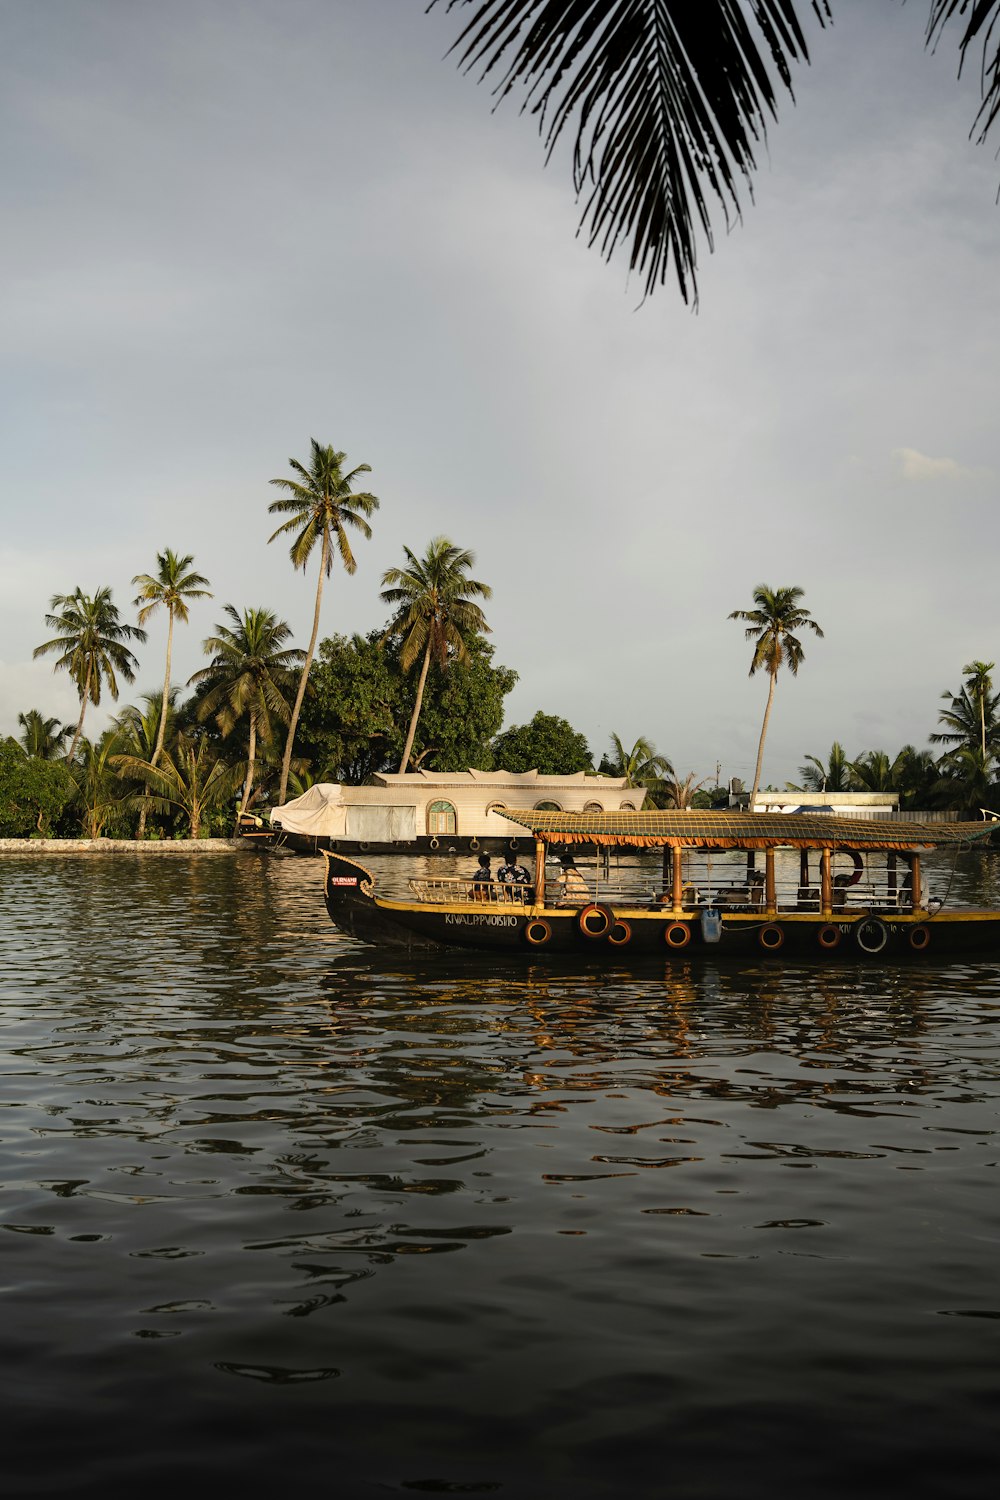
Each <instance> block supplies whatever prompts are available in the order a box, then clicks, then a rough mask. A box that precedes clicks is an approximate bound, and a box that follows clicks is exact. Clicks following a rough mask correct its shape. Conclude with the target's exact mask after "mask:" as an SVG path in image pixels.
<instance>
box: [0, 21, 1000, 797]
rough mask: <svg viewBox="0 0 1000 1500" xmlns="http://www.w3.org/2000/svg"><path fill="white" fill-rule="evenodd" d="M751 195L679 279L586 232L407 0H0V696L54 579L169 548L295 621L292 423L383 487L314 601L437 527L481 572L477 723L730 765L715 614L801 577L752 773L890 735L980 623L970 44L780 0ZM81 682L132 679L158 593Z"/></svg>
mask: <svg viewBox="0 0 1000 1500" xmlns="http://www.w3.org/2000/svg"><path fill="white" fill-rule="evenodd" d="M800 9H801V11H802V13H803V17H804V24H805V26H806V29H807V35H808V38H809V43H810V52H811V57H812V62H811V65H810V66H803V67H800V68H798V69H797V70H796V73H795V78H794V86H795V95H796V100H795V103H794V104H793V103H792V101H791V100H790V99H788V98H787V97H785V98H784V99H782V100H780V101H779V119H778V121H777V123H776V124H774V125H773V126H772V127H770V129H769V133H768V140H767V145H766V149H765V151H764V152H763V153H762V160H761V165H760V170H759V171H758V173H757V174H756V176H755V179H754V201H753V202H752V203H751V202H750V201H749V200H747V199H746V197H745V195H744V214H743V219H742V221H741V222H740V223H738V224H737V225H735V226H734V228H733V229H732V230H731V231H730V232H729V233H727V232H726V231H725V229H724V227H723V226H722V225H721V223H719V224H718V232H717V236H716V247H715V252H714V253H713V254H709V253H708V250H707V248H706V247H704V246H702V249H701V252H700V255H699V293H700V297H699V304H698V307H697V310H694V311H692V310H691V309H690V308H689V307H686V306H685V304H684V303H683V302H682V300H681V298H680V296H679V294H678V292H677V290H676V286H675V284H673V283H671V282H668V283H667V285H666V286H664V287H663V288H662V289H661V290H659V291H658V292H657V293H656V294H655V295H654V296H653V297H652V298H649V299H647V300H645V301H644V300H643V298H642V286H641V284H640V282H638V281H637V280H636V279H635V278H633V279H632V280H631V281H630V280H629V277H628V274H627V273H628V267H627V262H626V260H625V259H624V258H619V259H617V260H613V261H612V262H611V263H610V264H608V263H605V262H604V261H603V260H601V258H600V257H599V256H598V254H597V253H596V252H595V251H591V250H588V249H587V247H586V243H585V240H584V239H583V238H582V237H578V236H577V233H576V230H577V225H578V221H579V214H580V210H579V206H578V205H577V203H576V202H575V200H574V195H573V191H572V184H571V180H570V174H569V169H568V164H567V157H566V154H565V152H563V153H560V154H558V155H557V157H556V158H555V159H554V160H553V161H552V162H551V163H550V164H549V165H548V166H545V164H544V152H543V148H542V145H541V144H540V142H539V138H538V134H537V126H536V123H535V122H534V121H533V119H532V118H531V117H530V116H528V115H522V114H520V113H519V110H518V101H517V100H516V99H515V100H507V101H506V102H505V103H504V104H502V105H501V106H500V107H499V108H498V109H494V108H493V101H492V99H491V96H490V91H489V88H488V87H484V86H482V85H479V84H477V83H476V81H475V79H474V78H473V77H470V76H468V75H465V74H463V73H462V72H461V71H460V70H459V68H458V67H457V65H456V60H455V57H454V56H452V57H447V56H446V53H447V51H448V48H449V47H450V45H451V44H452V42H453V41H454V40H455V38H456V36H457V34H458V31H459V29H460V25H461V21H462V17H461V14H460V13H456V12H452V13H451V14H450V15H449V14H448V13H447V11H446V10H445V9H444V8H443V6H440V5H439V6H438V7H437V8H436V9H435V10H433V11H432V12H431V14H430V15H426V14H425V13H424V0H170V4H168V5H164V4H162V0H44V3H31V4H29V3H25V0H0V27H2V38H3V45H2V46H0V112H2V129H0V183H2V192H3V208H4V225H5V228H4V234H3V236H2V237H0V382H2V401H0V423H2V429H3V432H2V443H0V493H2V495H3V518H4V525H3V533H2V537H3V540H2V551H0V734H8V733H17V731H18V725H17V715H18V713H19V712H24V711H26V710H27V709H29V708H37V709H39V710H41V711H42V712H43V713H44V714H45V715H47V716H48V715H54V716H57V717H59V718H61V719H63V720H65V721H68V722H75V720H76V717H77V713H78V707H79V705H78V700H77V697H76V693H75V689H74V688H73V685H72V683H71V682H70V681H69V679H68V677H67V675H66V674H65V673H53V670H52V665H51V662H52V658H42V659H40V660H38V661H34V660H33V659H32V651H33V648H34V647H35V646H37V645H38V644H40V643H41V642H42V641H44V640H46V639H48V638H49V636H50V635H51V634H52V632H51V631H50V630H48V629H47V627H46V625H45V620H44V617H45V614H46V612H47V611H48V609H49V607H50V599H51V597H52V596H53V595H54V594H65V593H71V592H72V591H73V590H74V589H75V588H77V587H80V588H82V589H84V590H85V591H86V592H88V593H90V592H93V591H94V590H96V589H97V588H100V587H105V586H108V587H111V589H112V591H113V596H114V600H115V602H116V603H117V605H118V606H119V609H120V610H121V612H122V617H123V618H124V619H126V620H127V621H129V622H134V620H135V613H134V610H133V608H132V600H133V599H134V597H135V593H136V590H135V589H134V588H133V586H132V579H133V577H134V576H135V575H136V574H140V573H147V572H155V566H156V554H157V553H158V552H160V551H162V550H163V549H164V548H165V547H171V548H172V549H173V550H174V551H175V552H181V553H192V554H193V555H194V559H195V566H196V568H197V569H198V571H199V572H201V573H203V574H205V575H206V576H207V577H208V578H209V580H210V582H211V586H212V591H213V594H214V598H213V599H211V600H206V601H201V602H198V603H196V604H194V605H193V606H192V609H191V619H190V624H189V625H188V626H186V627H178V630H177V632H176V634H175V649H174V668H173V676H174V679H175V681H177V682H180V683H183V682H185V681H186V680H187V678H188V677H189V676H190V674H191V673H192V672H194V671H196V670H198V668H199V667H201V666H203V665H204V664H205V657H204V654H203V649H202V641H203V640H204V638H205V637H206V636H207V635H209V634H211V632H212V631H213V629H214V626H215V623H216V622H217V621H218V620H221V619H222V607H223V605H224V604H226V603H232V604H234V605H236V606H237V608H239V609H243V608H245V607H247V606H254V607H259V606H266V607H268V608H270V609H273V610H275V611H276V612H277V613H278V614H279V615H280V616H281V617H282V618H283V619H286V620H287V621H288V622H289V624H290V625H291V626H292V629H293V631H294V633H295V637H296V640H297V641H298V643H299V644H302V645H305V643H306V641H307V639H308V633H309V629H310V626H311V621H312V608H313V601H314V590H315V568H316V565H317V564H316V562H313V563H312V564H311V565H310V567H309V570H308V572H307V574H306V575H305V576H303V574H302V572H301V571H299V572H296V571H295V570H294V569H293V567H292V564H291V562H290V560H289V557H288V550H287V543H285V542H283V541H282V540H280V539H279V541H277V542H275V543H273V544H271V545H268V540H267V539H268V537H269V536H270V534H271V532H272V531H273V530H274V528H275V526H276V525H277V524H278V523H279V521H280V520H281V518H280V517H271V516H269V515H268V511H267V507H268V505H269V503H270V502H271V501H272V500H274V499H275V498H277V494H278V492H277V491H276V490H274V489H272V488H271V487H270V486H269V483H268V481H269V480H270V479H272V478H276V477H281V476H285V475H287V474H288V473H289V472H290V470H289V462H288V461H289V459H290V458H297V459H299V460H305V459H307V458H308V454H309V443H310V439H311V438H316V439H317V440H319V441H320V442H322V443H324V444H332V445H333V446H334V447H336V448H338V449H340V450H342V451H344V452H345V453H346V454H347V457H348V460H349V462H350V464H351V465H352V466H353V465H356V464H359V463H368V464H370V465H371V474H370V475H368V476H366V482H365V483H366V487H367V488H369V489H371V490H372V491H373V492H374V493H375V494H376V495H377V496H379V498H380V500H381V507H380V509H379V511H378V513H377V514H376V515H375V517H374V518H373V534H372V538H371V540H370V541H359V542H358V544H357V547H356V556H357V561H358V567H357V572H356V574H355V575H354V576H353V577H348V576H347V575H346V574H345V573H344V572H343V570H340V571H339V572H336V573H334V575H333V577H332V579H331V580H330V584H329V585H328V587H327V590H326V593H325V597H324V606H323V621H322V633H323V634H333V633H335V632H341V633H346V634H350V633H352V632H354V631H369V630H372V629H374V628H376V627H379V626H381V625H383V624H384V622H385V620H386V618H387V613H388V612H387V609H386V606H385V605H384V604H383V603H382V601H381V599H380V598H379V589H380V585H381V578H382V574H383V572H384V571H385V570H386V569H387V568H389V567H393V566H396V565H398V564H400V563H402V561H403V552H402V549H403V546H404V545H406V546H409V547H410V548H411V549H412V550H413V551H415V552H418V553H419V552H422V551H423V550H424V549H425V547H426V545H427V543H428V541H429V540H430V539H431V538H432V537H434V536H437V535H441V534H444V535H447V536H449V537H450V538H451V539H452V540H454V541H455V542H457V543H458V544H459V545H460V546H462V547H466V548H469V549H471V550H472V551H473V552H474V553H475V555H476V566H475V568H474V570H473V573H474V576H475V577H477V578H479V579H482V580H484V581H485V582H487V583H489V584H490V585H491V586H492V588H493V599H492V601H491V602H490V604H489V606H488V618H489V620H490V623H491V625H492V629H493V636H492V639H493V642H494V644H495V647H496V659H497V660H498V661H499V662H502V663H504V664H505V665H508V666H511V667H513V668H514V669H515V670H516V671H517V672H518V673H519V681H518V684H517V687H516V688H515V690H514V692H513V693H512V694H511V695H510V697H509V698H508V700H507V703H508V708H507V720H506V722H507V724H508V725H509V724H512V723H524V722H526V721H527V720H528V719H530V718H531V716H532V715H533V714H534V713H535V712H536V710H538V709H542V710H544V711H545V712H546V713H551V714H558V715H561V716H563V717H565V718H566V719H568V720H569V721H570V722H571V724H572V725H573V726H574V728H575V729H577V730H580V731H582V732H583V733H584V734H585V735H586V736H587V739H588V741H589V744H590V746H591V749H592V750H593V752H594V754H595V758H599V757H600V755H601V753H602V752H603V751H604V750H605V749H607V746H608V740H609V737H610V735H611V733H612V732H615V733H617V734H618V735H619V736H620V738H621V739H622V740H623V741H625V742H626V743H627V744H629V745H630V744H631V743H632V741H633V740H634V739H636V738H637V737H638V736H639V735H645V736H646V737H648V738H650V739H652V740H653V741H654V742H655V744H656V747H657V749H658V750H659V751H660V752H661V753H663V754H665V755H667V756H668V757H669V758H670V760H671V761H672V762H673V764H674V766H675V767H676V769H677V771H678V773H679V774H680V775H682V776H683V775H685V774H687V773H688V772H690V771H693V772H694V773H695V774H696V777H697V778H698V779H701V778H703V777H707V778H708V779H709V780H710V781H714V780H715V776H716V768H717V767H718V768H719V771H720V774H721V778H722V779H723V780H726V779H728V778H730V777H733V776H739V777H742V778H744V779H750V778H752V774H753V764H754V759H755V755H756V747H757V738H758V734H759V731H760V721H761V716H762V714H763V709H764V703H765V699H766V692H767V682H766V678H764V677H762V676H761V675H758V676H756V677H754V678H752V679H751V678H749V677H748V669H749V665H750V657H751V650H752V647H751V645H750V644H748V643H747V642H746V641H745V639H744V635H743V629H742V627H741V626H740V625H739V624H738V623H736V622H734V621H731V620H730V619H728V615H729V614H730V612H731V611H733V610H735V609H744V608H750V607H752V592H753V589H754V587H755V585H757V584H759V583H766V584H768V585H770V586H772V587H776V588H777V587H785V586H789V585H797V586H799V587H801V588H802V589H803V590H804V598H803V601H802V602H803V603H804V605H805V606H806V607H807V608H808V609H810V610H811V612H812V614H813V616H814V618H815V619H816V620H817V621H818V622H819V624H820V625H821V626H822V627H823V630H824V632H825V636H824V639H823V640H818V639H816V638H815V637H814V636H812V634H811V633H808V632H807V633H805V635H804V645H805V649H806V657H805V661H804V663H803V665H802V668H801V671H800V672H799V675H798V677H797V678H793V677H791V676H790V675H788V674H787V673H783V674H782V675H781V676H780V677H779V681H778V686H777V692H776V696H775V705H774V710H773V714H772V719H771V726H770V729H769V733H768V741H767V750H766V755H765V762H764V778H763V779H764V782H765V784H766V783H768V782H770V783H773V784H774V785H777V786H779V787H780V786H784V784H785V782H786V781H787V780H789V779H792V780H794V779H796V777H797V768H798V767H799V766H800V765H801V764H802V763H803V760H804V758H805V756H806V755H817V756H820V757H823V758H825V756H826V755H827V753H828V751H829V748H830V745H831V743H832V741H834V740H835V739H836V740H839V741H841V742H842V743H843V744H844V747H845V749H846V750H847V753H848V755H849V756H852V757H853V756H856V755H858V754H860V753H862V752H863V751H865V750H869V749H874V748H881V749H885V750H887V751H888V752H889V753H890V754H894V753H895V752H896V751H897V750H898V749H899V748H900V747H901V746H902V745H903V744H904V743H914V744H916V745H917V746H919V747H924V746H925V745H926V743H927V737H928V735H929V734H930V733H931V732H932V731H933V730H934V728H935V726H936V719H937V713H938V710H939V708H940V707H941V698H940V695H941V694H942V693H943V692H944V691H945V690H946V689H957V688H958V686H959V684H960V682H961V678H962V668H963V666H964V665H965V663H966V662H968V661H970V660H972V659H973V658H979V659H983V660H986V661H992V660H1000V622H998V618H997V610H996V603H995V601H996V566H995V558H996V556H997V552H998V541H1000V515H998V512H997V507H996V505H995V498H996V494H997V483H998V475H1000V425H998V422H997V418H996V391H997V384H998V383H997V379H996V376H997V365H998V359H1000V341H998V339H997V337H996V330H997V326H998V314H1000V277H998V276H997V275H996V264H997V258H996V250H995V247H996V242H997V237H998V234H1000V208H998V206H997V190H998V187H1000V160H998V158H997V156H996V154H995V148H996V146H997V145H1000V131H998V132H997V140H996V141H995V142H993V143H990V144H987V145H985V146H982V145H976V144H974V143H973V142H972V141H971V140H970V129H971V127H972V124H973V120H974V116H975V112H976V107H977V84H978V58H970V59H969V63H968V65H967V69H966V74H967V76H966V75H963V77H962V79H961V80H958V78H957V62H958V58H957V32H955V31H953V32H952V33H951V34H950V35H949V34H948V33H946V34H945V38H944V40H943V41H942V42H941V44H940V45H939V47H938V49H937V51H936V53H929V52H927V51H926V49H925V47H924V26H925V23H926V19H927V10H928V4H927V0H910V3H908V4H906V5H902V4H900V3H898V0H836V3H835V5H834V16H835V24H834V26H833V28H832V30H829V31H820V30H819V28H818V26H817V25H816V24H815V23H814V22H812V20H811V17H810V15H809V12H808V7H807V6H806V4H805V3H804V0H803V3H802V5H801V6H800ZM148 628H149V639H148V642H147V644H146V646H145V647H143V648H141V649H140V652H139V655H140V671H139V674H138V677H137V680H136V683H135V684H134V685H133V686H132V687H128V686H125V687H124V689H123V694H122V698H121V699H120V701H119V703H118V704H117V705H115V704H114V703H112V702H111V701H110V700H109V699H108V698H107V697H106V696H105V698H104V700H103V701H102V704H101V706H100V708H99V709H98V710H89V711H88V718H87V731H88V732H90V733H94V732H96V731H98V730H99V729H100V728H101V727H103V725H104V723H106V722H107V715H108V714H109V713H112V712H115V711H117V710H118V709H120V708H121V707H122V706H123V705H124V704H125V703H126V702H130V701H132V702H134V701H137V699H138V696H139V695H140V694H141V693H143V692H152V691H156V690H158V689H159V687H160V686H161V683H162V676H163V658H164V651H165V645H166V621H165V620H164V619H161V618H160V617H159V616H154V618H153V619H152V620H151V621H150V623H149V627H148Z"/></svg>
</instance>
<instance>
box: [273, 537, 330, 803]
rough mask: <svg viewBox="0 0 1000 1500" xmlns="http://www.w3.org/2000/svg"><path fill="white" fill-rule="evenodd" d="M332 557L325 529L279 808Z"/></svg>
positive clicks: (291, 724)
mask: <svg viewBox="0 0 1000 1500" xmlns="http://www.w3.org/2000/svg"><path fill="white" fill-rule="evenodd" d="M329 557H330V533H329V531H328V530H327V529H326V528H325V527H324V529H323V550H322V552H321V554H320V559H319V582H318V583H317V585H316V608H315V610H314V611H313V628H312V635H311V636H310V637H309V645H308V647H307V648H306V659H305V661H304V662H303V663H302V676H301V677H300V678H299V687H298V692H297V693H296V694H295V706H294V707H293V709H292V717H291V718H290V719H289V721H288V737H287V739H286V740H285V753H284V755H283V756H282V758H281V784H280V786H279V787H278V806H279V807H280V806H281V804H282V803H283V802H284V800H285V793H286V792H287V790H288V776H289V772H290V771H291V769H292V746H293V745H294V744H295V731H296V729H297V727H298V722H299V712H300V710H301V708H302V700H303V698H304V697H305V695H306V683H307V682H308V681H309V668H310V667H311V666H312V660H313V654H314V652H315V650H316V637H317V636H318V635H319V610H320V605H321V604H322V602H323V579H324V578H325V577H326V568H327V563H328V561H329Z"/></svg>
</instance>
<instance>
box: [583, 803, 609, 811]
mask: <svg viewBox="0 0 1000 1500" xmlns="http://www.w3.org/2000/svg"><path fill="white" fill-rule="evenodd" d="M583 810H584V812H603V811H604V808H603V807H602V806H601V804H600V803H599V802H585V803H584V804H583Z"/></svg>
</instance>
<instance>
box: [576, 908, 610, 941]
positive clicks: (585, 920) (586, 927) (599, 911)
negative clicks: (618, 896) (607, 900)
mask: <svg viewBox="0 0 1000 1500" xmlns="http://www.w3.org/2000/svg"><path fill="white" fill-rule="evenodd" d="M576 923H577V926H578V927H579V929H580V931H581V933H582V934H583V936H584V937H585V938H605V937H607V936H608V934H609V933H610V931H611V929H612V927H614V925H615V914H614V912H613V911H612V910H611V908H610V906H604V905H602V904H601V902H600V901H591V902H589V903H588V904H587V905H586V906H585V907H584V908H583V910H582V911H581V912H580V915H579V916H578V917H577V919H576Z"/></svg>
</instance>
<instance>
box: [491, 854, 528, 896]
mask: <svg viewBox="0 0 1000 1500" xmlns="http://www.w3.org/2000/svg"><path fill="white" fill-rule="evenodd" d="M497 879H498V880H499V881H500V884H501V885H503V886H506V887H508V889H507V890H505V891H504V896H505V898H506V899H507V900H508V901H520V902H522V903H523V902H524V901H530V900H531V892H530V891H529V890H526V889H525V887H526V886H529V885H530V884H531V876H530V875H529V874H528V872H527V870H526V869H525V868H524V866H523V865H519V864H518V862H517V855H516V854H515V853H514V851H513V850H512V849H508V850H507V859H506V861H505V863H504V864H502V865H501V866H500V868H499V870H498V871H497ZM513 886H517V887H519V889H518V890H517V891H514V890H513V889H511V887H513Z"/></svg>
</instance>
